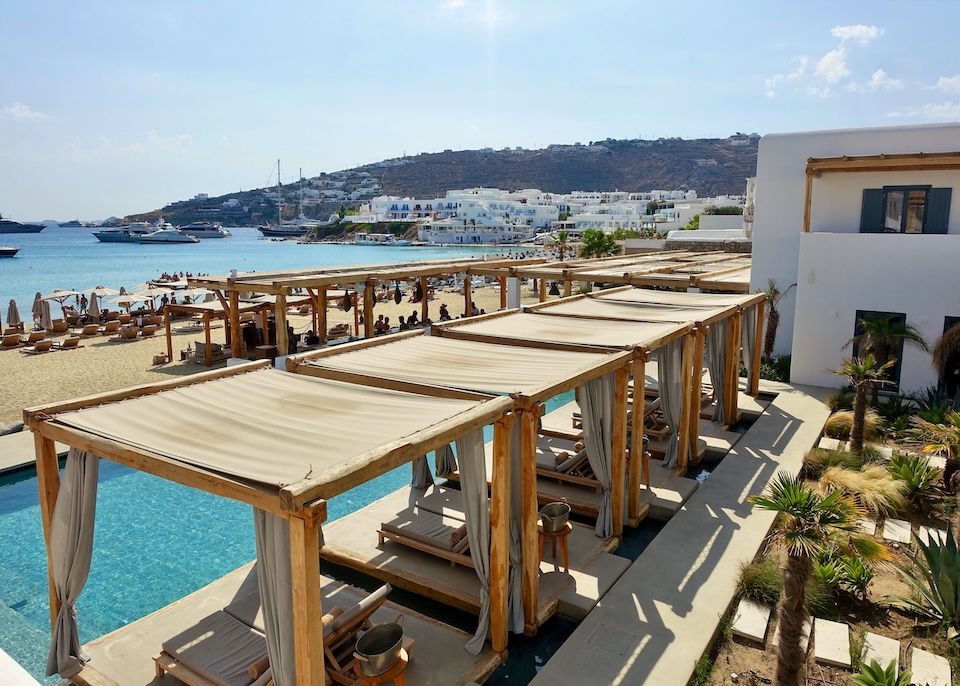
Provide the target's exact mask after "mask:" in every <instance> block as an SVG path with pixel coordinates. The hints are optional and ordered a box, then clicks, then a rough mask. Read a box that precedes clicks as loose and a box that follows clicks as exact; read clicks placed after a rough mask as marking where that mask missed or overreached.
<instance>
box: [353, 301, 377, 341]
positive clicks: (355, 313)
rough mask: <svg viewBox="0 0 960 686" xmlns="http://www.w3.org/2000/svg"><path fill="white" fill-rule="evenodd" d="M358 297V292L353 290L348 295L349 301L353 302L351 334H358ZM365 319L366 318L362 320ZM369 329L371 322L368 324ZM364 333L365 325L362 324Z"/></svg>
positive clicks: (371, 325) (371, 328)
mask: <svg viewBox="0 0 960 686" xmlns="http://www.w3.org/2000/svg"><path fill="white" fill-rule="evenodd" d="M359 297H360V294H359V293H357V292H356V291H354V292H353V293H352V294H350V295H349V298H350V301H351V302H352V303H353V335H354V336H359V335H360V310H358V309H357V305H358V303H357V299H358V298H359ZM364 321H366V320H364ZM370 330H371V331H372V330H373V323H371V324H370ZM363 331H364V334H366V331H367V329H366V326H364V329H363Z"/></svg>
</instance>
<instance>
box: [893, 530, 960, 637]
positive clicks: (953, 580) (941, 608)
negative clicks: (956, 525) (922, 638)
mask: <svg viewBox="0 0 960 686" xmlns="http://www.w3.org/2000/svg"><path fill="white" fill-rule="evenodd" d="M917 548H918V549H917V551H916V552H914V551H907V557H909V558H910V561H911V562H912V564H911V565H910V566H909V567H904V566H899V567H897V571H898V572H899V573H900V576H901V577H903V580H904V581H906V582H907V584H908V585H909V586H910V589H911V590H912V591H913V596H914V597H911V598H906V597H904V596H893V597H892V598H891V599H892V600H893V601H894V604H896V605H899V606H901V607H905V608H907V609H910V610H913V611H914V612H916V613H917V614H919V615H921V616H923V617H927V618H930V619H935V620H937V621H939V622H941V623H942V624H944V625H947V626H952V627H954V628H960V593H958V591H957V589H960V549H958V548H957V542H956V539H955V538H954V537H953V526H952V525H950V524H948V525H947V535H946V540H944V541H943V542H941V541H940V540H938V539H934V538H931V539H930V540H929V542H928V543H923V542H922V541H920V539H919V538H918V539H917Z"/></svg>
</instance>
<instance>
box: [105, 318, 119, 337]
mask: <svg viewBox="0 0 960 686" xmlns="http://www.w3.org/2000/svg"><path fill="white" fill-rule="evenodd" d="M119 330H120V320H119V319H111V320H110V321H108V322H107V323H106V324H104V325H103V327H102V328H101V329H100V335H101V336H110V335H112V334H115V333H117V331H119Z"/></svg>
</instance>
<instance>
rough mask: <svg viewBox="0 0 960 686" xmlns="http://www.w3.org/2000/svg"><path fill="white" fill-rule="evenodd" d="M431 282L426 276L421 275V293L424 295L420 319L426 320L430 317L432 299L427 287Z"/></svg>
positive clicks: (421, 300) (421, 301) (421, 302)
mask: <svg viewBox="0 0 960 686" xmlns="http://www.w3.org/2000/svg"><path fill="white" fill-rule="evenodd" d="M429 286H430V284H429V283H428V282H427V277H426V276H421V277H420V293H421V295H422V296H423V297H422V298H421V299H420V321H421V322H425V321H427V319H428V318H429V317H430V299H429V298H428V297H427V288H429Z"/></svg>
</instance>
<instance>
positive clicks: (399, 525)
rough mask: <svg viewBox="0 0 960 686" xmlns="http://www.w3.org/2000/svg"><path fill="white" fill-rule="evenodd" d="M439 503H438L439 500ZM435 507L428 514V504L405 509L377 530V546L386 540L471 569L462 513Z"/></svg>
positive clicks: (468, 544) (439, 506)
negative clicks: (434, 510) (436, 510)
mask: <svg viewBox="0 0 960 686" xmlns="http://www.w3.org/2000/svg"><path fill="white" fill-rule="evenodd" d="M438 502H439V501H438ZM449 504H450V503H448V506H447V507H446V508H444V507H443V506H441V505H439V504H437V505H436V506H435V507H434V508H432V509H439V512H431V511H430V509H427V508H428V507H430V506H429V505H428V504H425V505H424V506H421V505H420V503H419V502H418V503H417V504H416V505H413V506H411V507H408V508H406V509H404V510H401V511H400V512H398V513H397V516H396V517H395V518H394V519H392V520H391V521H389V522H382V523H381V524H380V529H378V530H377V536H378V538H379V544H380V545H383V542H384V541H385V540H388V539H389V540H391V541H395V542H397V543H401V544H403V545H405V546H408V547H410V548H414V549H415V550H419V551H421V552H424V553H430V554H431V555H436V556H437V557H441V558H443V559H444V560H447V561H449V562H450V564H451V566H452V565H457V564H461V565H464V566H466V567H473V558H472V557H470V552H469V547H470V541H469V539H468V538H467V525H466V522H465V519H464V516H463V512H462V510H461V511H456V510H454V509H453V508H450V507H449Z"/></svg>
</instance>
